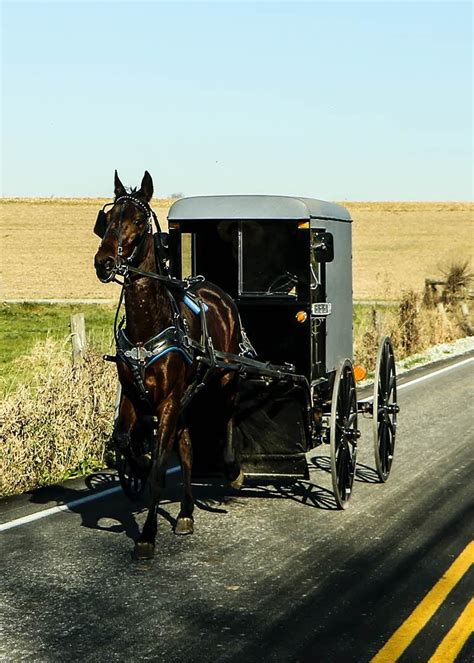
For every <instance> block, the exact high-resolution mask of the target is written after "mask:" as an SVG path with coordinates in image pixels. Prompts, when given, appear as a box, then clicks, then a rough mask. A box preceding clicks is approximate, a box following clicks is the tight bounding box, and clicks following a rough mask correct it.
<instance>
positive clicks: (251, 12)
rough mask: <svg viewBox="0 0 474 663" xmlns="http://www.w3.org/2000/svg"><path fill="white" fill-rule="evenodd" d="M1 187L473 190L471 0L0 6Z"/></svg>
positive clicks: (189, 191)
mask: <svg viewBox="0 0 474 663" xmlns="http://www.w3.org/2000/svg"><path fill="white" fill-rule="evenodd" d="M1 111H2V143H1V148H0V149H1V183H2V186H1V195H2V196H6V197H17V196H20V197H24V196H41V197H51V196H55V197H61V196H73V197H76V196H77V197H82V196H107V197H109V196H111V194H112V190H113V173H114V170H115V168H117V169H118V171H119V174H120V177H121V179H122V182H123V183H124V184H126V185H128V186H135V185H137V184H139V183H140V181H141V178H142V176H143V172H144V170H145V169H147V170H148V171H149V172H150V173H151V174H152V176H153V179H154V185H155V195H157V196H168V195H170V194H177V193H180V194H185V195H200V194H225V193H272V194H287V195H304V196H310V197H316V198H322V199H328V200H339V201H343V200H470V199H472V148H473V141H472V138H473V135H472V6H471V3H469V2H464V3H457V2H421V3H419V2H377V1H373V2H357V1H352V2H337V1H333V2H263V1H260V2H224V1H221V2H207V3H202V2H180V1H178V0H177V1H175V2H159V1H156V2H150V1H149V2H117V1H113V0H109V1H104V2H89V1H83V2H67V1H63V2H22V1H20V0H18V1H17V2H3V3H2V107H1Z"/></svg>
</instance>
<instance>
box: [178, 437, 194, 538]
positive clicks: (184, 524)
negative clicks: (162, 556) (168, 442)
mask: <svg viewBox="0 0 474 663" xmlns="http://www.w3.org/2000/svg"><path fill="white" fill-rule="evenodd" d="M178 452H179V458H180V460H181V471H182V475H183V498H182V500H181V510H180V512H179V515H178V519H177V521H176V527H175V528H174V532H175V534H192V533H193V531H194V520H193V511H194V498H193V493H192V488H191V472H192V466H193V449H192V446H191V438H190V436H189V430H188V428H186V427H185V428H183V429H182V430H181V431H180V433H179V435H178Z"/></svg>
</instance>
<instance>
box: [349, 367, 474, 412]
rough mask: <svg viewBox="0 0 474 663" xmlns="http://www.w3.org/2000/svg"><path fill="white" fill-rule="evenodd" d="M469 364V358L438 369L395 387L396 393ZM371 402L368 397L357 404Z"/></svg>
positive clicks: (370, 397)
mask: <svg viewBox="0 0 474 663" xmlns="http://www.w3.org/2000/svg"><path fill="white" fill-rule="evenodd" d="M470 362H474V357H469V359H464V360H463V361H458V362H457V363H456V364H451V365H450V366H445V367H444V368H439V369H438V370H437V371H433V373H428V374H427V375H421V376H420V377H419V378H414V379H413V380H410V381H409V382H404V383H403V384H400V385H397V392H399V391H401V389H405V388H406V387H411V386H412V385H413V384H417V383H418V382H423V381H424V380H429V379H430V378H434V377H436V376H437V375H441V373H446V372H447V371H451V370H452V369H453V368H459V366H464V365H465V364H469V363H470ZM402 375H403V374H402ZM373 400H374V397H373V396H369V397H368V398H363V399H362V400H361V401H359V403H370V401H373Z"/></svg>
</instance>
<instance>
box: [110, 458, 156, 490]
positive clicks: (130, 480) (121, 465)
mask: <svg viewBox="0 0 474 663" xmlns="http://www.w3.org/2000/svg"><path fill="white" fill-rule="evenodd" d="M134 465H135V464H134V462H133V461H130V459H129V458H128V457H127V455H126V454H123V453H122V452H121V451H116V452H115V467H116V469H117V472H118V476H119V480H120V485H121V486H122V490H123V492H124V493H125V495H126V496H127V497H128V498H129V499H130V500H136V499H138V497H140V495H141V494H142V493H143V491H144V490H145V486H146V484H147V479H148V477H147V475H146V474H142V473H141V472H139V471H138V470H137V468H136V467H134Z"/></svg>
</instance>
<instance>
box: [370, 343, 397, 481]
mask: <svg viewBox="0 0 474 663" xmlns="http://www.w3.org/2000/svg"><path fill="white" fill-rule="evenodd" d="M373 408H374V409H373V417H374V419H373V422H374V423H373V429H374V452H375V466H376V468H377V474H378V476H379V479H380V481H383V482H384V481H387V479H388V477H389V475H390V470H391V469H392V462H393V456H394V453H395V438H396V432H397V412H398V406H397V375H396V370H395V356H394V354H393V346H392V342H391V341H390V339H389V338H388V336H386V337H385V338H383V339H382V341H381V343H380V347H379V352H378V355H377V364H376V367H375V379H374V404H373Z"/></svg>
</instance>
